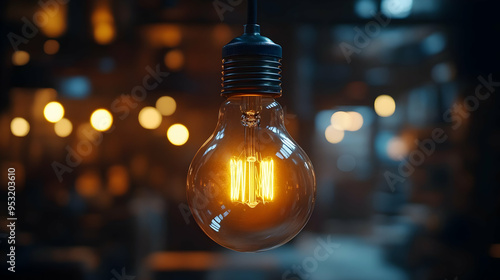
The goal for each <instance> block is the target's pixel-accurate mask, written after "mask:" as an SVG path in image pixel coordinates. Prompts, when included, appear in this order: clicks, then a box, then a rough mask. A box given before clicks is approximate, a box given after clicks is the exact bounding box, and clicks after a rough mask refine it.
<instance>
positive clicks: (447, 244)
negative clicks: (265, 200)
mask: <svg viewBox="0 0 500 280" xmlns="http://www.w3.org/2000/svg"><path fill="white" fill-rule="evenodd" d="M259 2H260V3H259V4H260V7H259V23H260V24H261V27H262V34H263V35H264V36H267V37H270V38H271V39H272V40H273V41H275V42H276V43H278V44H280V45H282V47H283V51H284V54H283V97H282V98H280V99H279V100H278V101H279V102H280V103H281V104H282V105H283V107H284V109H285V110H286V126H287V129H288V130H289V131H290V133H291V134H292V136H293V137H294V139H296V141H297V142H298V143H299V145H300V146H301V147H303V149H304V150H305V151H306V152H307V153H308V154H309V156H310V157H311V160H312V162H313V165H314V167H315V171H316V177H317V201H316V207H315V210H314V213H313V215H312V217H311V219H310V221H309V223H308V225H307V226H306V228H305V229H304V230H303V231H302V233H300V234H299V235H298V236H297V237H296V238H295V239H294V240H292V241H291V242H290V243H288V244H286V245H284V246H282V247H280V248H278V249H274V250H271V251H269V252H265V253H257V254H255V253H236V252H232V251H230V250H227V249H224V248H222V247H220V246H218V245H217V244H215V243H213V242H212V241H211V240H210V239H209V238H208V237H206V236H205V235H204V234H203V232H202V231H201V230H200V229H199V227H198V226H197V225H196V223H195V221H194V220H193V218H192V216H191V215H190V213H189V209H188V207H187V204H186V198H185V181H186V176H187V169H188V166H189V163H190V161H191V159H192V158H193V156H194V154H195V153H196V151H197V149H198V148H199V147H200V146H201V145H202V144H203V142H204V141H205V140H206V139H207V138H208V136H209V135H210V134H211V133H212V131H213V129H214V128H215V124H216V123H217V114H218V108H219V105H220V104H221V103H222V101H223V99H222V98H221V97H220V96H219V94H220V79H221V73H220V69H221V48H222V46H223V45H225V44H226V43H227V42H229V41H230V40H231V39H232V38H233V37H236V36H239V35H240V34H241V33H242V30H243V28H242V25H243V24H244V19H245V18H246V2H245V1H242V0H241V1H236V0H232V1H229V0H214V1H207V0H206V1H201V0H192V1H180V0H144V1H134V0H126V1H117V0H100V1H98V0H92V1H81V0H46V1H44V0H41V1H31V0H16V1H1V2H0V13H1V23H0V29H1V32H2V40H1V45H0V67H1V68H0V69H1V72H0V73H1V76H0V131H1V132H0V155H1V161H0V166H1V173H2V175H1V176H0V178H1V179H0V182H1V187H0V192H1V196H0V205H1V211H0V225H1V227H0V229H1V232H0V234H1V236H0V240H1V243H0V248H1V252H2V254H1V256H0V260H1V265H0V268H1V272H0V274H1V275H2V276H1V278H2V279H35V278H37V279H40V277H41V279H90V280H93V279H96V280H97V279H99V280H100V279H116V280H120V279H129V280H131V279H140V280H143V279H146V280H147V279H232V280H239V279H311V280H322V279H325V280H334V279H339V280H358V279H360V280H372V279H383V280H405V279H408V280H410V279H443V280H444V279H500V215H499V214H500V189H499V186H500V184H499V183H500V177H499V174H500V173H499V172H498V169H499V167H500V165H499V160H498V159H499V158H500V155H499V152H500V133H499V130H498V125H499V123H500V122H499V111H500V110H498V109H497V108H498V106H499V101H498V97H497V92H496V90H500V73H499V72H500V71H499V70H500V67H499V66H498V65H499V62H500V52H499V51H498V46H499V43H500V40H499V35H500V21H499V20H498V15H497V13H498V7H497V6H498V5H497V4H496V3H495V1H466V0H413V1H412V0H338V1H319V0H315V1H296V0H291V1H285V0H275V1H259ZM167 73H168V75H167ZM497 81H498V82H497ZM167 131H168V133H167ZM8 168H15V176H16V179H15V180H16V181H15V183H16V208H15V216H16V217H17V218H18V220H17V221H16V231H15V232H16V272H15V273H12V272H9V271H7V268H8V267H9V264H8V263H7V262H6V261H7V256H6V254H7V253H8V244H7V240H8V239H7V237H8V235H9V234H10V229H9V228H7V224H8V223H9V221H8V220H7V217H8V215H9V214H8V212H7V201H8V198H7V197H8V196H7V191H8V189H7V186H8V178H7V173H8ZM318 238H319V239H318ZM319 240H323V241H325V242H330V243H334V244H335V246H332V247H328V248H323V247H321V246H322V244H324V242H320V241H319ZM318 246H319V247H321V248H323V249H324V250H325V251H326V252H327V253H328V254H327V257H326V258H321V259H319V258H317V257H316V256H315V254H314V252H315V249H316V248H318ZM333 247H335V248H333Z"/></svg>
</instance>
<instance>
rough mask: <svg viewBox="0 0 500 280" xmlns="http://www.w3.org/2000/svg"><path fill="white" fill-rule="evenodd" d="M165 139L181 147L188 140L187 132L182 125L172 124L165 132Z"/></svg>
mask: <svg viewBox="0 0 500 280" xmlns="http://www.w3.org/2000/svg"><path fill="white" fill-rule="evenodd" d="M167 138H168V141H170V143H172V144H174V145H176V146H182V145H184V144H185V143H186V142H187V140H188V139H189V130H188V129H187V128H186V127H185V126H184V125H182V124H179V123H176V124H173V125H172V126H170V127H169V128H168V130H167Z"/></svg>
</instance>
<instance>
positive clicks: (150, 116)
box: [139, 106, 162, 129]
mask: <svg viewBox="0 0 500 280" xmlns="http://www.w3.org/2000/svg"><path fill="white" fill-rule="evenodd" d="M161 120H162V116H161V114H160V111H158V110H157V109H156V108H155V107H151V106H148V107H144V108H142V110H141V111H140V112H139V123H140V124H141V126H142V127H144V128H146V129H156V128H158V127H159V126H160V124H161Z"/></svg>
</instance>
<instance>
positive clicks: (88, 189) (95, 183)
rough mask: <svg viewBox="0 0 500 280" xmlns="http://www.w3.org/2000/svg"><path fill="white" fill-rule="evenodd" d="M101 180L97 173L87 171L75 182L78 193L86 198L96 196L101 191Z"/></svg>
mask: <svg viewBox="0 0 500 280" xmlns="http://www.w3.org/2000/svg"><path fill="white" fill-rule="evenodd" d="M101 184H102V183H101V178H100V176H99V173H98V172H96V171H85V172H83V173H82V174H81V175H80V176H78V178H77V179H76V181H75V189H76V192H77V193H78V194H79V195H80V196H82V197H85V198H89V197H93V196H96V195H97V194H98V193H99V192H100V190H101Z"/></svg>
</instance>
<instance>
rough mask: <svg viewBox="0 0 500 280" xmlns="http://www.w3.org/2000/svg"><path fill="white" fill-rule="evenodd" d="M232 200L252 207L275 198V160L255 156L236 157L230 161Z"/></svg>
mask: <svg viewBox="0 0 500 280" xmlns="http://www.w3.org/2000/svg"><path fill="white" fill-rule="evenodd" d="M230 169H231V201H235V202H241V203H244V204H247V205H248V206H250V207H251V208H253V207H255V206H257V204H259V203H260V202H262V203H266V202H269V201H272V200H273V198H274V161H273V160H272V159H265V160H262V161H261V162H260V163H259V162H257V161H256V159H255V158H254V157H249V158H247V159H246V160H245V161H243V160H241V159H238V158H236V157H234V158H232V159H231V161H230Z"/></svg>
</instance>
